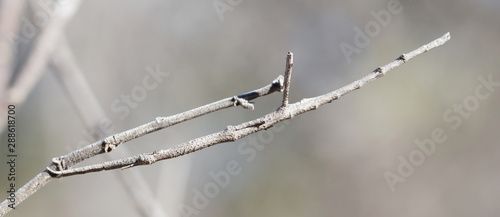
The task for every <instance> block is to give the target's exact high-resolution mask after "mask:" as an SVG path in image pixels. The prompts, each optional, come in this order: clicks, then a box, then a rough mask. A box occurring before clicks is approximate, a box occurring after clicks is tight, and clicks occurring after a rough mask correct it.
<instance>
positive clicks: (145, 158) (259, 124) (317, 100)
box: [0, 33, 450, 216]
mask: <svg viewBox="0 0 500 217" xmlns="http://www.w3.org/2000/svg"><path fill="white" fill-rule="evenodd" d="M449 39H450V34H449V33H446V34H445V35H443V36H442V37H440V38H438V39H436V40H434V41H432V42H430V43H428V44H426V45H424V46H422V47H420V48H418V49H416V50H413V51H411V52H409V53H407V54H403V55H401V56H400V57H398V58H397V59H396V60H394V61H393V62H391V63H389V64H387V65H385V66H382V67H379V68H377V69H375V70H374V71H372V72H371V73H369V74H368V75H366V76H364V77H362V78H361V79H359V80H357V81H354V82H352V83H350V84H348V85H346V86H344V87H342V88H340V89H338V90H335V91H332V92H329V93H326V94H323V95H320V96H317V97H313V98H306V99H302V100H301V101H300V102H297V103H294V104H290V105H288V106H286V107H282V109H278V110H276V111H274V112H271V113H269V114H267V115H265V116H264V117H261V118H258V119H255V120H252V121H248V122H245V123H242V124H240V125H238V126H228V128H227V129H225V130H223V131H220V132H217V133H213V134H210V135H207V136H203V137H200V138H197V139H194V140H191V141H189V142H186V143H183V144H180V145H177V146H174V147H172V148H170V149H167V150H159V151H155V152H152V153H145V154H140V155H137V156H133V157H129V158H125V159H120V160H115V161H108V162H104V163H102V164H96V165H91V166H84V167H79V168H69V167H70V166H72V165H74V164H76V163H79V162H81V161H83V160H85V159H87V158H89V157H92V156H95V155H98V154H102V153H105V152H107V151H110V150H113V148H114V147H116V146H117V145H119V144H121V143H123V142H127V141H129V140H131V139H134V138H137V137H140V136H143V135H146V134H148V133H151V132H154V131H157V130H160V129H163V128H165V127H168V126H172V125H174V124H177V123H180V122H183V121H186V120H190V119H192V118H195V117H199V116H200V115H203V114H208V113H210V112H213V111H217V110H220V109H223V108H229V107H232V106H237V105H242V106H244V105H243V104H246V103H247V101H248V100H251V99H254V98H257V97H260V96H263V95H267V94H269V93H272V92H275V91H279V90H281V89H283V77H282V76H280V77H278V79H276V80H275V81H273V83H272V84H270V85H267V86H266V87H263V88H260V89H258V90H255V91H252V92H249V93H246V94H241V95H238V96H236V97H230V98H226V99H223V100H220V101H217V102H214V103H211V104H208V105H205V106H202V107H199V108H196V109H193V110H190V111H187V112H183V113H181V114H177V115H174V116H170V117H166V118H161V117H160V118H157V119H156V121H153V122H150V123H148V124H145V125H142V126H140V127H137V128H134V129H131V130H128V131H125V132H122V133H119V134H117V135H114V136H110V137H107V138H106V139H104V140H101V141H98V142H96V143H93V144H91V145H89V146H87V147H84V148H82V149H80V150H77V151H74V152H71V153H69V154H68V155H65V156H62V157H60V158H56V159H54V163H52V164H51V165H50V166H49V167H48V168H47V169H46V170H44V171H43V172H41V173H40V174H38V175H37V176H36V177H35V178H33V179H32V180H30V181H29V182H28V183H27V184H25V185H24V186H23V187H22V188H20V189H19V190H18V191H17V192H16V196H17V197H16V199H17V200H16V205H17V204H19V203H21V202H22V201H24V200H25V199H26V198H28V197H29V196H31V195H32V194H34V193H35V192H36V191H37V190H39V189H40V188H42V187H43V186H44V185H45V184H47V183H48V182H50V181H51V180H52V179H53V176H54V177H64V176H71V175H76V174H84V173H89V172H97V171H103V170H111V169H118V168H129V167H134V166H139V165H149V164H153V163H155V162H158V161H160V160H166V159H170V158H174V157H179V156H182V155H185V154H189V153H192V152H195V151H198V150H201V149H204V148H207V147H210V146H212V145H216V144H220V143H224V142H231V141H236V140H238V139H241V138H243V137H245V136H248V135H250V134H252V133H255V132H258V131H261V130H265V129H268V128H270V127H272V126H273V125H275V124H276V123H279V122H281V121H284V120H287V119H291V118H293V117H295V116H297V115H300V114H303V113H305V112H308V111H311V110H315V109H317V108H319V107H320V106H322V105H324V104H326V103H330V102H332V101H333V100H336V99H338V98H340V97H341V96H343V95H345V94H347V93H350V92H351V91H354V90H356V89H359V88H361V87H362V86H364V85H365V84H366V83H368V82H370V81H373V80H375V79H377V78H380V77H382V76H384V75H385V74H386V73H387V72H389V71H390V70H392V69H394V68H396V67H398V66H400V65H402V64H403V63H405V62H407V61H408V60H410V59H412V58H414V57H416V56H418V55H420V54H422V53H424V52H427V51H429V50H430V49H433V48H435V47H438V46H441V45H443V44H444V43H446V42H447V41H448V40H449ZM238 99H244V100H246V101H241V100H238ZM49 171H50V172H49ZM8 203H9V201H8V200H5V201H3V202H2V203H1V204H0V216H3V215H4V214H5V213H7V212H8V211H10V208H9V207H8Z"/></svg>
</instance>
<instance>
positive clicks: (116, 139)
mask: <svg viewBox="0 0 500 217" xmlns="http://www.w3.org/2000/svg"><path fill="white" fill-rule="evenodd" d="M282 88H283V76H282V75H280V76H278V78H276V79H275V80H274V81H273V82H272V83H271V84H269V85H266V86H264V87H262V88H259V89H256V90H254V91H251V92H247V93H243V94H240V95H238V96H234V97H229V98H226V99H222V100H219V101H217V102H213V103H210V104H208V105H204V106H201V107H198V108H195V109H192V110H189V111H186V112H183V113H180V114H177V115H173V116H169V117H158V118H156V120H155V121H152V122H149V123H147V124H144V125H142V126H139V127H136V128H134V129H131V130H128V131H125V132H122V133H119V134H116V135H113V136H109V137H107V138H105V139H103V140H100V141H97V142H95V143H93V144H90V145H88V146H86V147H83V148H81V149H79V150H76V151H73V152H71V153H69V154H67V155H65V156H61V157H59V158H54V159H53V163H52V164H50V165H49V167H48V170H44V171H42V172H41V173H40V174H38V175H37V176H36V177H35V178H33V179H32V180H30V181H29V182H28V183H26V184H25V185H24V186H23V187H22V188H20V189H19V190H17V191H16V203H15V205H16V206H17V205H18V204H19V203H21V202H22V201H24V200H25V199H27V198H28V197H30V196H31V195H32V194H34V193H35V192H36V191H38V190H39V189H40V188H42V187H43V186H44V185H46V184H47V183H49V182H50V181H52V179H53V177H52V175H51V173H49V170H51V171H55V170H56V169H58V170H64V169H66V168H68V167H70V166H72V165H75V164H77V163H80V162H81V161H83V160H85V159H88V158H90V157H94V156H96V155H99V154H103V153H106V152H108V151H111V150H113V149H114V148H115V147H116V146H117V145H119V144H121V143H124V142H127V141H130V140H132V139H135V138H138V137H141V136H144V135H146V134H149V133H152V132H155V131H158V130H161V129H164V128H166V127H169V126H172V125H175V124H178V123H181V122H184V121H188V120H191V119H193V118H196V117H199V116H202V115H205V114H209V113H211V112H215V111H218V110H221V109H225V108H230V107H235V106H239V105H241V106H242V107H243V106H244V105H243V104H241V103H245V104H247V103H248V104H249V102H248V100H253V99H256V98H259V97H262V96H265V95H268V94H271V93H274V92H276V91H281V89H282ZM238 99H239V100H238ZM247 106H248V105H247ZM8 204H9V201H8V200H4V201H3V202H2V203H1V204H0V216H3V215H5V213H7V212H9V211H10V210H11V208H9V207H8Z"/></svg>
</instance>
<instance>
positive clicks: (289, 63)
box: [281, 52, 293, 107]
mask: <svg viewBox="0 0 500 217" xmlns="http://www.w3.org/2000/svg"><path fill="white" fill-rule="evenodd" d="M292 67H293V53H292V52H288V54H287V55H286V65H285V84H284V85H283V87H284V90H283V102H282V103H281V107H286V106H288V94H289V93H290V82H291V81H292Z"/></svg>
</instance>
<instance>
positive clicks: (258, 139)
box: [0, 0, 500, 217]
mask: <svg viewBox="0 0 500 217" xmlns="http://www.w3.org/2000/svg"><path fill="white" fill-rule="evenodd" d="M0 5H1V8H0V11H1V13H2V14H1V15H0V34H1V45H0V55H1V56H0V59H1V60H2V61H1V63H0V72H1V73H2V74H1V75H0V76H1V80H0V81H1V82H0V86H1V90H0V91H1V95H0V99H1V104H2V105H1V106H2V108H1V109H2V117H1V118H2V119H1V120H2V123H0V124H2V127H1V129H2V134H1V138H0V139H1V140H0V141H1V142H0V144H2V145H1V148H0V150H1V151H0V153H1V154H0V162H7V161H8V158H7V156H6V155H7V133H6V131H5V127H6V126H5V125H6V123H7V122H6V120H5V119H6V108H7V105H9V104H15V105H16V110H15V111H16V114H15V117H16V120H17V122H16V130H17V134H16V136H17V138H16V139H17V146H16V153H17V155H18V158H17V164H16V173H17V174H16V186H19V187H20V186H22V185H24V184H25V183H27V182H28V181H29V180H30V179H32V178H33V177H35V176H36V175H37V174H38V173H40V172H41V171H43V170H44V169H45V167H46V166H47V165H49V164H50V162H51V158H53V157H57V156H61V155H65V154H67V153H68V152H70V151H73V150H76V149H78V148H81V147H83V146H85V145H88V144H90V143H92V142H94V141H97V140H99V139H102V138H104V137H105V136H107V135H112V134H113V133H117V132H122V131H125V130H128V129H131V128H133V127H136V126H139V125H141V124H144V123H147V122H149V121H152V120H154V118H155V117H159V116H169V115H173V114H177V113H180V112H183V111H185V110H188V109H192V108H195V107H198V106H201V105H204V104H207V103H210V102H213V101H217V100H219V99H223V98H226V97H231V96H234V95H237V94H241V93H244V92H247V91H251V90H254V89H257V88H260V87H262V86H265V85H267V84H269V83H270V82H271V81H272V80H273V79H275V78H276V77H277V76H278V75H280V74H283V72H284V66H285V56H286V52H288V51H292V52H293V53H294V68H293V79H292V84H291V93H290V94H291V96H290V101H291V102H292V103H293V102H296V101H299V100H300V99H302V98H307V97H313V96H317V95H320V94H324V93H327V92H329V91H333V90H335V89H337V88H340V87H342V86H344V85H346V84H348V83H350V82H352V81H354V80H357V79H359V78H360V77H362V76H364V75H366V74H367V73H369V72H371V71H372V70H374V69H376V68H377V67H378V66H382V65H385V64H386V63H389V62H390V61H392V60H394V59H395V58H397V57H398V56H399V55H401V54H402V53H406V52H409V51H411V50H413V49H415V48H417V47H419V46H421V45H424V44H426V43H428V42H430V41H432V40H434V39H436V38H438V37H440V36H442V35H443V34H445V33H446V32H450V33H451V40H450V41H449V42H448V43H446V44H445V45H444V46H442V47H438V48H436V49H434V50H432V51H430V52H429V53H425V54H423V55H421V56H419V57H417V58H416V59H413V60H411V61H410V62H408V63H406V64H405V65H403V66H401V67H399V68H397V69H396V70H394V71H391V72H390V73H389V74H388V75H387V76H385V77H383V78H381V79H378V80H376V81H374V82H372V83H370V84H369V85H367V86H365V87H363V88H362V89H360V90H357V91H355V92H353V93H350V94H348V95H346V96H344V97H342V98H341V99H339V100H337V101H334V102H333V103H331V104H328V105H325V106H324V107H321V108H320V109H318V110H316V111H312V112H309V113H306V114H303V115H301V116H298V117H296V118H294V119H292V120H290V121H289V122H286V123H285V124H279V125H277V126H275V127H273V128H271V129H269V130H267V131H264V132H261V133H258V134H255V135H251V136H250V137H247V138H243V139H241V140H240V141H237V142H233V143H225V144H219V145H216V146H214V147H211V148H208V149H205V150H202V151H199V152H196V153H193V154H189V155H186V156H182V157H179V158H176V159H171V160H166V161H162V162H159V163H156V164H154V165H151V166H147V167H146V166H145V167H136V168H132V169H129V170H123V171H111V172H110V171H108V172H100V173H93V174H86V175H78V176H72V177H67V178H62V179H56V180H53V181H52V182H50V183H49V184H47V185H46V186H45V187H44V188H42V189H41V190H39V191H38V192H37V193H35V194H34V195H33V196H32V197H30V198H28V199H27V200H25V201H24V202H23V203H21V204H20V205H19V206H18V207H16V209H15V210H13V211H11V212H10V213H8V214H7V216H108V215H112V216H173V217H176V216H183V217H184V216H288V217H289V216H408V217H411V216H415V217H416V216H428V217H432V216H454V217H456V216H498V215H500V207H499V206H498V204H499V203H500V196H499V195H500V185H498V183H499V182H500V170H499V167H498V165H499V163H500V158H499V157H498V154H499V153H500V148H499V146H498V145H499V144H498V141H499V139H500V137H499V134H497V133H498V129H500V115H499V114H498V111H500V95H499V94H500V91H499V90H498V88H499V86H500V85H499V84H498V82H500V76H499V73H498V69H499V68H500V65H499V64H500V62H499V61H498V57H499V56H500V44H499V33H500V23H499V22H498V21H499V20H500V13H499V12H500V2H499V1H495V0H489V1H488V0H482V1H465V0H455V1H452V0H441V1H433V0H421V1H410V0H400V1H386V0H375V1H362V2H360V1H318V0H313V1H307V3H306V1H295V0H287V1H285V0H279V1H247V0H203V1H195V2H192V1H186V2H184V1H170V0H149V1H134V0H119V1H118V0H110V1H96V0H87V1H82V2H79V1H73V0H66V1H62V0H61V1H52V0H3V1H0ZM495 82H497V83H495ZM254 101H255V110H245V109H242V108H240V107H238V108H231V109H226V110H223V111H219V112H216V113H213V114H209V115H206V116H203V117H200V118H197V119H194V120H191V121H189V122H185V123H181V124H179V125H176V126H174V127H171V128H167V129H164V130H161V131H158V132H155V133H153V134H150V135H147V136H145V137H141V138H139V139H136V140H134V141H131V142H129V143H126V144H124V145H122V146H120V147H119V148H117V150H115V151H113V152H111V153H110V154H108V155H107V156H97V157H94V158H92V159H89V160H88V161H85V162H83V163H82V164H81V165H88V164H92V163H99V162H103V161H107V160H111V159H119V158H121V157H126V156H131V155H136V154H140V153H146V152H152V151H154V150H159V149H167V148H169V147H172V146H174V145H177V144H180V143H182V142H185V141H188V140H190V139H194V138H197V137H200V136H203V135H206V134H209V133H212V132H216V131H220V130H223V129H224V128H226V126H227V125H237V124H239V123H242V122H245V121H247V120H252V119H256V118H259V117H261V116H263V115H265V114H267V113H269V112H271V111H274V110H275V109H276V108H278V106H280V103H281V95H280V93H274V94H272V95H269V96H266V97H263V98H259V99H256V100H254ZM439 132H441V133H439ZM420 143H425V145H419V144H420ZM0 171H1V172H0V177H1V178H0V189H1V191H2V192H1V193H0V194H1V195H2V196H3V198H6V197H7V192H6V191H7V190H8V189H7V188H8V185H9V183H10V182H9V181H8V180H7V175H8V171H9V165H7V164H5V163H2V164H0ZM137 195H139V196H137ZM140 195H142V197H141V196H140Z"/></svg>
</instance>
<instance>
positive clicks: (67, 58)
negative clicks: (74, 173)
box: [52, 36, 172, 217]
mask: <svg viewBox="0 0 500 217" xmlns="http://www.w3.org/2000/svg"><path fill="white" fill-rule="evenodd" d="M52 64H53V66H54V67H55V68H56V70H55V71H54V73H55V74H56V78H58V81H59V83H60V85H61V87H62V88H63V90H64V91H63V92H64V93H66V94H67V96H68V98H69V99H70V101H71V103H72V104H73V108H74V109H75V110H76V111H77V112H78V114H79V117H80V119H81V121H82V122H83V123H84V125H85V127H86V128H87V129H95V128H96V127H98V126H99V124H100V122H101V121H102V120H109V118H108V117H106V114H105V112H104V109H103V108H102V106H101V105H100V104H99V101H98V100H97V97H96V96H95V94H94V93H93V92H92V88H91V87H90V86H89V84H88V82H87V80H86V79H85V77H84V75H83V73H82V71H81V70H80V68H79V67H78V64H77V63H76V59H75V56H74V55H73V52H71V48H70V47H69V43H68V41H67V39H66V37H65V36H62V37H61V40H60V41H59V46H58V48H57V49H56V50H55V52H54V54H53V57H52ZM119 151H120V152H121V156H130V151H129V150H128V148H127V147H122V148H120V149H119ZM104 156H105V158H106V159H107V160H111V159H112V158H111V156H110V155H104ZM115 174H116V175H117V176H118V180H120V183H121V184H122V187H123V188H124V190H126V192H128V193H129V195H130V197H131V198H132V200H133V201H134V202H135V204H136V206H135V208H136V210H137V211H138V212H139V213H141V214H142V215H143V216H148V217H156V216H167V215H166V213H165V210H164V209H163V207H162V206H161V204H160V201H158V200H157V199H156V197H155V195H154V194H153V191H152V190H151V188H150V187H149V185H148V183H147V182H146V180H145V178H144V176H143V175H142V174H140V171H139V170H137V172H131V173H127V174H125V173H120V172H116V173H115ZM171 193H172V192H171ZM169 195H172V194H169Z"/></svg>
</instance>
